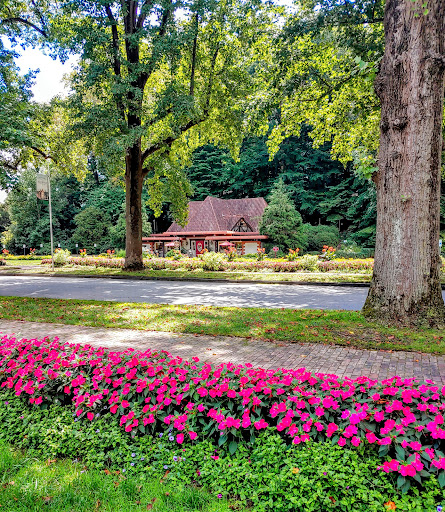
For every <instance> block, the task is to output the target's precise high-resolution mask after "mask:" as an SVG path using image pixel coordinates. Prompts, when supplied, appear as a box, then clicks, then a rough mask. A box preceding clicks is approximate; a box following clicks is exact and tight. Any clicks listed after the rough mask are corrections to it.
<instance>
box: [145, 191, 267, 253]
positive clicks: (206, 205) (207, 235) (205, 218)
mask: <svg viewBox="0 0 445 512" xmlns="http://www.w3.org/2000/svg"><path fill="white" fill-rule="evenodd" d="M266 206H267V203H266V201H265V200H264V199H263V198H262V197H255V198H244V199H219V198H217V197H211V196H207V197H206V198H205V199H204V201H190V203H189V205H188V208H189V216H188V222H187V224H186V226H184V227H181V226H180V225H179V224H177V223H176V222H173V224H172V225H171V226H170V227H169V228H168V229H167V231H165V232H164V233H158V234H152V235H150V236H149V237H144V238H143V239H142V243H143V246H144V249H145V250H147V251H149V252H152V253H156V254H166V252H168V250H169V249H171V248H173V247H176V248H178V249H183V250H185V251H187V253H188V254H190V255H193V256H196V255H199V254H202V253H203V252H204V250H205V249H207V250H209V251H215V252H217V251H220V250H222V249H226V248H227V247H230V246H234V247H236V249H237V251H238V252H239V254H254V253H256V252H257V250H258V249H259V248H260V247H261V243H262V242H263V241H265V240H267V236H265V235H260V233H259V231H258V223H259V221H260V219H261V216H262V215H263V212H264V209H265V208H266Z"/></svg>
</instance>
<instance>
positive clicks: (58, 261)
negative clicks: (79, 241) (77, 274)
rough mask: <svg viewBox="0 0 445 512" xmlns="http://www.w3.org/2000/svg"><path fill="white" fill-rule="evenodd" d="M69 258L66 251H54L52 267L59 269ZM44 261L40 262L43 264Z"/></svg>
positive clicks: (68, 253) (69, 254)
mask: <svg viewBox="0 0 445 512" xmlns="http://www.w3.org/2000/svg"><path fill="white" fill-rule="evenodd" d="M70 256H71V253H70V251H69V250H68V249H56V250H55V251H54V265H56V266H57V267H61V266H63V265H66V264H67V263H68V258H69V257H70ZM43 261H44V260H42V263H43Z"/></svg>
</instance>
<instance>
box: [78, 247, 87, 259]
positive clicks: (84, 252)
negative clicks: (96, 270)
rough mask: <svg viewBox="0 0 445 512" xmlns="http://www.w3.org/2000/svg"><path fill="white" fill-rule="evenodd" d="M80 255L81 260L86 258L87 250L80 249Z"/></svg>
mask: <svg viewBox="0 0 445 512" xmlns="http://www.w3.org/2000/svg"><path fill="white" fill-rule="evenodd" d="M79 254H80V257H81V258H86V256H87V250H86V249H80V251H79Z"/></svg>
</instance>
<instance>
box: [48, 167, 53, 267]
mask: <svg viewBox="0 0 445 512" xmlns="http://www.w3.org/2000/svg"><path fill="white" fill-rule="evenodd" d="M47 169H48V199H49V201H48V202H49V233H50V237H51V269H52V271H53V272H54V239H53V209H52V206H51V173H50V170H49V165H48V167H47Z"/></svg>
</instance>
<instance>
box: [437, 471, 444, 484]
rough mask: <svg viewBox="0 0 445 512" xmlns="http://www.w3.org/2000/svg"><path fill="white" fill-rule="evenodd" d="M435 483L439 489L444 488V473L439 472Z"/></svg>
mask: <svg viewBox="0 0 445 512" xmlns="http://www.w3.org/2000/svg"><path fill="white" fill-rule="evenodd" d="M437 481H438V482H439V485H440V486H441V487H444V486H445V471H441V472H440V473H439V476H438V477H437Z"/></svg>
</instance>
